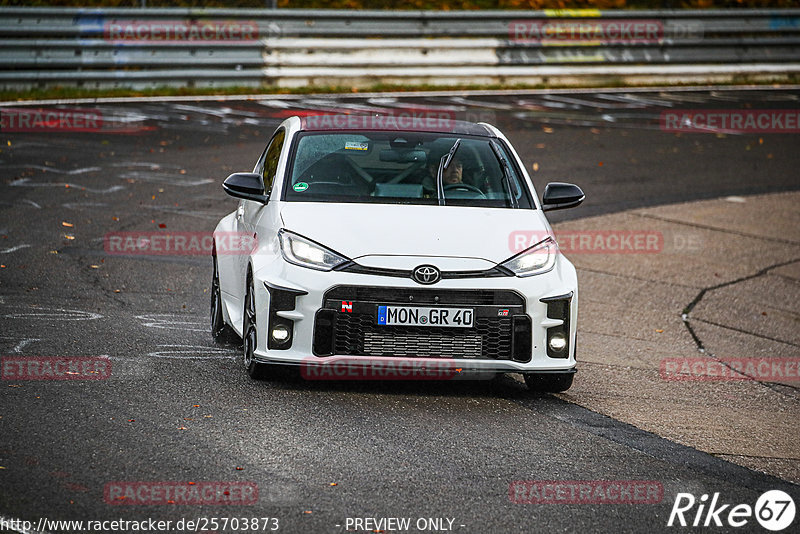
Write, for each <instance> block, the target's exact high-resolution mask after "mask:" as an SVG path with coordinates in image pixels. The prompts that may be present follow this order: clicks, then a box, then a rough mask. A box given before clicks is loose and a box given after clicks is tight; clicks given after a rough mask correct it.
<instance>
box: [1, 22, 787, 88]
mask: <svg viewBox="0 0 800 534" xmlns="http://www.w3.org/2000/svg"><path fill="white" fill-rule="evenodd" d="M798 74H800V9H783V10H702V11H694V10H682V11H602V12H600V11H595V10H548V11H491V12H487V11H461V12H420V11H408V12H390V11H314V10H288V9H287V10H267V9H258V10H256V9H202V10H198V9H185V8H181V9H64V8H0V87H3V88H6V89H26V88H32V87H48V86H54V85H60V86H79V87H86V88H108V87H126V88H148V87H158V86H187V87H222V86H272V87H299V86H308V85H317V86H346V87H350V86H355V87H365V86H370V85H375V84H431V85H437V84H448V85H454V84H459V85H461V84H509V85H510V84H523V83H524V84H547V83H553V82H557V83H583V82H594V81H595V78H597V79H599V80H601V81H605V82H609V81H611V82H613V81H617V80H618V81H619V82H620V83H636V82H637V81H645V82H652V81H659V80H664V81H672V82H675V81H679V82H683V81H685V82H692V81H736V80H738V81H744V80H752V81H758V80H774V81H783V80H786V79H793V77H795V76H797V75H798Z"/></svg>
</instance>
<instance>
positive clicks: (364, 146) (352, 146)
mask: <svg viewBox="0 0 800 534" xmlns="http://www.w3.org/2000/svg"><path fill="white" fill-rule="evenodd" d="M344 149H345V150H369V143H363V142H361V141H348V142H346V143H345V144H344Z"/></svg>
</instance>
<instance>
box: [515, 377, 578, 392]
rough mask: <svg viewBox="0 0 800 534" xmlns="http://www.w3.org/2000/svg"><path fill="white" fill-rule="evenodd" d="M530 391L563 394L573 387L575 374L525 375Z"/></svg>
mask: <svg viewBox="0 0 800 534" xmlns="http://www.w3.org/2000/svg"><path fill="white" fill-rule="evenodd" d="M523 376H524V378H525V384H527V386H528V389H529V390H531V391H535V392H537V393H561V392H562V391H567V390H568V389H569V388H570V387H571V386H572V379H573V377H574V376H575V373H537V374H525V375H523Z"/></svg>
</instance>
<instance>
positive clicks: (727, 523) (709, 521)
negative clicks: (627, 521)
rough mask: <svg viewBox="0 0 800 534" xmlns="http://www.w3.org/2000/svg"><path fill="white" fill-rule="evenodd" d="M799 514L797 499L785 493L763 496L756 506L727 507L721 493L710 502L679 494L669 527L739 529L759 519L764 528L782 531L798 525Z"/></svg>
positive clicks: (774, 492)
mask: <svg viewBox="0 0 800 534" xmlns="http://www.w3.org/2000/svg"><path fill="white" fill-rule="evenodd" d="M695 505H697V507H696V509H695ZM795 511H796V510H795V505H794V500H793V499H792V497H791V496H790V495H789V494H788V493H786V492H783V491H781V490H770V491H767V492H765V493H763V494H762V495H761V496H760V497H759V498H758V500H757V501H756V504H755V506H754V507H751V506H750V505H749V504H737V505H735V506H734V505H732V504H724V503H722V502H720V496H719V493H714V495H713V496H712V497H711V501H710V502H709V498H708V495H707V494H703V495H701V496H700V499H696V498H695V496H694V495H692V494H691V493H678V495H677V496H676V497H675V504H673V505H672V511H671V512H670V514H669V520H668V521H667V526H668V527H671V526H681V527H687V526H692V527H727V529H730V528H739V527H743V526H745V525H747V524H748V523H749V522H750V520H751V519H752V518H753V516H755V518H756V521H758V523H759V524H760V525H761V526H762V527H764V528H765V529H767V530H771V531H773V532H779V531H781V530H784V529H786V528H788V527H789V526H790V525H791V524H792V523H793V522H794V516H795ZM727 529H726V530H727Z"/></svg>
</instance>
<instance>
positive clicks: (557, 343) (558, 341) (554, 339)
mask: <svg viewBox="0 0 800 534" xmlns="http://www.w3.org/2000/svg"><path fill="white" fill-rule="evenodd" d="M273 335H275V334H274V333H273ZM549 344H550V350H552V351H553V352H561V351H562V350H564V347H566V346H567V338H565V337H564V334H562V333H561V332H558V333H556V334H553V335H552V336H550V341H549Z"/></svg>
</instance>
